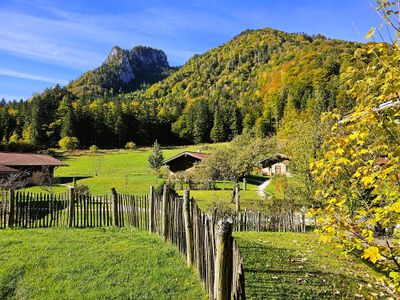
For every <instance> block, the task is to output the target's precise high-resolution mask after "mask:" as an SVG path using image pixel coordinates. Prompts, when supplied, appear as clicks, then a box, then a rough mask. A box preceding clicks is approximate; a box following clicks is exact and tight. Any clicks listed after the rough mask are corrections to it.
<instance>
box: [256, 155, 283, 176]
mask: <svg viewBox="0 0 400 300" xmlns="http://www.w3.org/2000/svg"><path fill="white" fill-rule="evenodd" d="M289 161H290V158H289V157H288V156H286V155H284V154H282V153H276V154H275V155H273V156H270V157H267V158H265V159H263V160H260V161H259V162H257V165H258V166H259V167H260V169H261V174H262V175H268V176H272V175H286V176H290V172H289V168H288V165H289Z"/></svg>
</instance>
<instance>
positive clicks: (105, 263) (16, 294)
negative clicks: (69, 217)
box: [0, 228, 207, 299]
mask: <svg viewBox="0 0 400 300" xmlns="http://www.w3.org/2000/svg"><path fill="white" fill-rule="evenodd" d="M0 249H1V252H0V265H1V268H0V299H6V298H13V299H207V296H206V294H205V291H204V288H203V285H202V283H201V282H200V280H199V278H198V276H197V274H196V273H195V271H194V270H193V269H189V268H187V267H186V264H185V261H184V258H183V257H182V256H181V255H180V254H179V253H178V251H177V250H176V249H175V247H173V246H172V245H169V244H167V243H165V242H163V241H162V240H161V239H160V238H158V237H156V236H153V235H150V234H149V233H146V232H140V231H137V230H133V229H125V228H124V229H117V228H107V229H54V228H52V229H23V230H2V231H0Z"/></svg>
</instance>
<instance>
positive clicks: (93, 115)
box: [0, 28, 365, 149]
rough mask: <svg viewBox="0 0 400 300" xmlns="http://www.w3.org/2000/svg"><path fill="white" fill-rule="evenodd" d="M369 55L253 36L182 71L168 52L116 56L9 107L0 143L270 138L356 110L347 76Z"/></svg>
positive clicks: (349, 45) (300, 39)
mask: <svg viewBox="0 0 400 300" xmlns="http://www.w3.org/2000/svg"><path fill="white" fill-rule="evenodd" d="M363 47H365V45H363V44H357V43H353V42H346V41H338V40H329V39H327V38H325V37H323V36H321V35H317V36H308V35H306V34H288V33H284V32H281V31H277V30H273V29H269V28H266V29H260V30H247V31H244V32H242V33H241V34H239V35H238V36H236V37H234V38H233V39H232V40H231V41H229V42H227V43H225V44H224V45H221V46H220V47H218V48H215V49H211V50H209V51H207V52H206V53H204V54H202V55H195V56H193V57H192V58H191V59H190V60H189V61H188V62H187V63H186V64H185V65H184V66H183V67H182V68H180V69H178V70H176V69H171V68H170V67H169V65H168V62H167V59H166V57H165V54H163V52H162V51H160V50H154V49H151V48H147V47H137V48H134V49H133V50H130V51H128V50H122V49H120V48H116V47H115V48H113V50H112V51H111V54H110V56H109V58H108V59H107V61H106V62H105V63H104V64H103V65H102V66H101V67H99V68H98V69H96V70H93V71H89V72H88V73H85V74H84V75H83V76H82V77H81V78H79V79H78V80H76V81H73V82H71V83H70V84H69V85H67V86H66V87H60V86H56V87H54V88H52V89H47V90H46V91H44V92H43V93H41V94H36V95H34V96H33V97H32V98H31V99H29V100H28V101H26V102H11V103H5V102H3V103H2V104H1V112H0V123H1V124H2V125H3V126H2V127H1V132H0V138H1V140H2V144H3V146H4V147H7V148H8V149H12V148H18V149H21V148H22V147H26V146H32V145H33V146H36V147H40V148H46V147H53V146H56V145H57V142H58V141H59V140H60V139H61V138H63V137H66V136H73V137H77V138H78V139H79V141H80V145H81V146H82V147H88V146H90V145H92V144H96V145H98V146H99V147H103V148H110V147H123V146H124V145H125V144H126V143H127V142H129V141H134V142H135V143H137V144H142V145H143V144H152V143H153V142H154V140H156V139H157V140H158V141H159V142H160V143H161V144H179V143H200V142H208V141H214V142H220V141H226V140H231V139H232V138H233V137H235V136H236V135H238V134H240V133H242V132H243V131H251V132H253V133H254V134H255V135H257V136H259V137H263V136H266V135H269V134H273V133H275V132H276V131H277V130H281V129H282V128H283V129H285V126H286V125H287V124H289V125H290V122H291V120H292V119H293V116H294V115H297V114H298V113H299V112H307V114H308V115H309V116H319V114H320V113H321V112H323V111H329V110H332V109H334V108H338V109H340V110H341V111H344V112H345V111H347V110H348V109H349V108H351V107H352V105H353V100H352V99H351V98H349V97H348V96H347V94H346V93H345V90H346V82H345V81H344V80H343V79H342V76H341V74H343V72H344V70H346V68H347V67H348V66H356V65H357V62H356V61H354V60H353V59H352V58H353V53H354V51H355V50H356V49H358V48H363ZM128 62H129V63H128ZM128 65H129V67H128ZM131 71H133V72H131ZM139 74H140V76H139ZM167 74H170V75H169V76H168V77H166V78H165V76H166V75H167ZM163 78H165V79H164V80H162V79H163ZM160 80H161V81H160ZM154 82H156V83H154ZM150 83H154V84H153V85H151V86H149V87H148V84H150ZM138 88H141V89H139V90H137V89H138ZM135 90H136V91H135ZM129 91H133V92H129ZM127 92H128V93H127Z"/></svg>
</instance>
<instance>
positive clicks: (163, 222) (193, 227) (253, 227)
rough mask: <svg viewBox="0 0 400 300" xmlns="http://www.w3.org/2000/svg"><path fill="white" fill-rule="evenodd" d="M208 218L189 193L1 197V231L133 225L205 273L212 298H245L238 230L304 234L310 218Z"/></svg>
mask: <svg viewBox="0 0 400 300" xmlns="http://www.w3.org/2000/svg"><path fill="white" fill-rule="evenodd" d="M218 215H219V214H218V213H217V212H216V211H214V212H213V213H212V214H205V213H203V212H202V211H201V210H200V209H199V207H198V206H197V204H196V202H195V201H194V200H193V199H190V197H189V191H185V193H184V197H183V198H181V197H177V196H175V194H174V193H171V192H169V191H168V189H167V187H166V186H165V187H164V191H163V194H162V195H156V194H155V193H154V188H153V187H151V188H150V193H149V195H144V196H136V195H124V194H118V193H117V192H116V191H115V190H114V189H112V195H111V196H93V195H81V194H77V193H75V191H74V189H71V190H70V192H69V193H65V194H60V195H51V194H33V193H24V192H4V193H2V194H0V229H1V228H13V227H26V228H35V227H55V226H64V227H102V226H132V227H135V228H139V229H141V230H147V231H150V232H152V233H154V234H157V235H159V236H161V237H162V238H163V239H164V240H166V241H168V242H170V243H172V244H173V245H175V246H176V247H177V249H178V250H179V251H180V252H181V253H183V254H184V255H185V256H186V260H187V264H188V265H189V266H193V267H194V268H195V269H196V270H197V272H198V273H199V275H200V277H201V279H202V281H203V282H204V285H205V288H206V290H207V292H208V295H209V297H210V299H245V285H244V273H243V259H242V257H241V255H240V251H239V247H238V245H237V244H236V241H235V240H234V239H233V237H232V230H237V231H304V230H305V226H304V215H302V214H299V213H297V214H295V213H294V212H289V213H286V214H282V215H278V216H266V215H264V214H262V213H260V212H251V211H244V212H239V213H237V214H235V215H233V216H228V217H222V218H221V217H218Z"/></svg>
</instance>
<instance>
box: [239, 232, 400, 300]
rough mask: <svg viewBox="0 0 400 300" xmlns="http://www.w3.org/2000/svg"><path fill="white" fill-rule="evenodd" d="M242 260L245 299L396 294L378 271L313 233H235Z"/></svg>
mask: <svg viewBox="0 0 400 300" xmlns="http://www.w3.org/2000/svg"><path fill="white" fill-rule="evenodd" d="M234 236H235V238H237V240H238V242H239V246H240V250H241V253H242V256H243V259H244V267H245V280H246V296H247V297H248V299H357V298H360V299H362V298H364V299H377V298H378V299H387V298H390V297H391V298H392V299H395V298H396V297H395V296H394V295H390V294H388V292H387V291H386V289H385V288H384V286H383V285H382V284H381V283H380V282H379V281H378V280H377V278H379V277H382V274H380V273H378V272H376V271H374V270H373V268H372V267H371V266H369V265H368V264H367V263H365V262H364V261H362V260H361V259H359V258H356V257H354V256H352V255H348V256H347V257H345V256H343V255H341V254H340V251H339V250H338V249H334V248H332V247H331V246H329V245H323V244H320V243H319V242H318V238H317V236H316V235H315V234H313V233H306V234H298V233H278V232H275V233H274V232H261V233H256V232H241V233H235V234H234Z"/></svg>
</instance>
